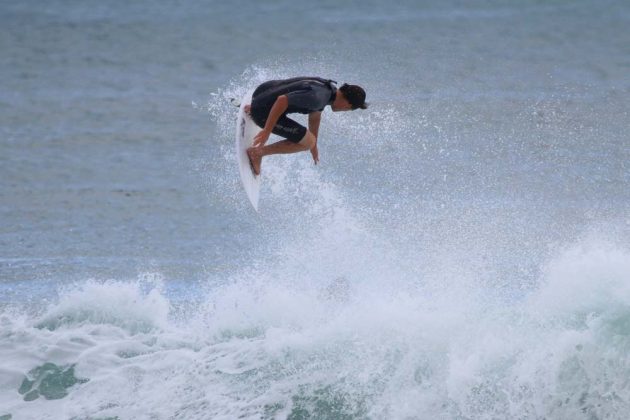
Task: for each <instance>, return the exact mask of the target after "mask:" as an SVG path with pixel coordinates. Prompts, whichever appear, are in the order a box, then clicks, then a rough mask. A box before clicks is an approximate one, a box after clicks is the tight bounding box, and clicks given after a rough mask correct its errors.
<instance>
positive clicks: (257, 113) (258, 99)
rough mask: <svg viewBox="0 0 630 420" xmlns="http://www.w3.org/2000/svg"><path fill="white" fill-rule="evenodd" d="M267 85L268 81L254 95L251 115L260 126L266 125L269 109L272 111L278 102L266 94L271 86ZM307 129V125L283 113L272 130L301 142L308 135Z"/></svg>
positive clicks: (292, 140)
mask: <svg viewBox="0 0 630 420" xmlns="http://www.w3.org/2000/svg"><path fill="white" fill-rule="evenodd" d="M266 85H267V83H263V84H262V85H260V86H259V87H258V88H257V89H256V90H255V91H254V93H253V95H252V106H251V111H250V115H251V117H252V120H254V122H255V123H256V125H257V126H259V127H260V128H264V127H265V124H266V123H267V117H268V116H269V111H271V107H272V106H273V104H274V103H275V102H276V98H275V97H271V95H265V91H266V90H267V89H268V88H269V86H266ZM306 131H307V130H306V127H304V126H303V125H302V124H299V123H297V122H295V121H293V120H292V119H291V118H289V117H287V114H282V115H281V116H280V118H278V122H277V123H276V125H275V126H274V127H273V129H272V130H271V132H272V133H273V134H276V135H278V136H280V137H283V138H285V139H287V140H289V141H291V142H293V143H299V142H300V141H301V140H302V139H303V138H304V136H305V135H306Z"/></svg>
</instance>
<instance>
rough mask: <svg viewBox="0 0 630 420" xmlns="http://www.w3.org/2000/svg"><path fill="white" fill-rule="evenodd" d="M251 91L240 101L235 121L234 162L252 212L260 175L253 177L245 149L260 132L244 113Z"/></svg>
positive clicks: (256, 208) (256, 197) (255, 205)
mask: <svg viewBox="0 0 630 420" xmlns="http://www.w3.org/2000/svg"><path fill="white" fill-rule="evenodd" d="M252 93H253V91H250V92H247V93H246V94H245V96H243V99H241V102H240V106H239V110H238V118H237V120H236V162H237V163H238V171H239V173H240V175H241V182H242V183H243V189H245V193H247V198H249V201H250V203H252V206H254V210H256V211H258V199H259V197H260V175H255V174H254V171H253V170H252V167H251V165H250V163H249V157H248V156H247V149H248V148H249V147H251V146H252V144H254V136H255V135H256V134H258V132H259V131H260V127H258V126H257V125H256V123H255V122H254V121H252V119H251V118H250V116H249V115H247V113H246V112H245V105H249V104H250V103H251V102H252Z"/></svg>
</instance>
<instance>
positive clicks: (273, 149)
mask: <svg viewBox="0 0 630 420" xmlns="http://www.w3.org/2000/svg"><path fill="white" fill-rule="evenodd" d="M313 146H315V135H314V134H313V133H311V132H310V131H307V132H306V134H305V135H304V137H303V138H302V140H300V142H298V143H296V142H294V141H292V140H288V139H287V140H280V141H279V142H276V143H272V144H269V145H266V146H262V147H250V148H249V149H247V155H248V156H249V161H250V162H251V164H252V169H254V173H255V174H256V175H259V174H260V164H261V162H262V158H263V156H269V155H280V154H288V153H298V152H304V151H306V150H311V149H312V148H313Z"/></svg>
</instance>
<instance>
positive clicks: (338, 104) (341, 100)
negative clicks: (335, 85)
mask: <svg viewBox="0 0 630 420" xmlns="http://www.w3.org/2000/svg"><path fill="white" fill-rule="evenodd" d="M330 108H331V109H332V110H333V111H334V112H338V111H351V110H352V105H350V102H348V100H347V99H346V97H345V96H343V93H341V92H339V91H337V96H336V97H335V100H334V101H333V103H332V105H331V106H330Z"/></svg>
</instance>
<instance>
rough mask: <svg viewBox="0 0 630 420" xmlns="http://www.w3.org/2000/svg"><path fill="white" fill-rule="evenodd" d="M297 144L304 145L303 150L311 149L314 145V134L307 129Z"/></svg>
mask: <svg viewBox="0 0 630 420" xmlns="http://www.w3.org/2000/svg"><path fill="white" fill-rule="evenodd" d="M299 144H300V145H301V146H303V147H304V150H311V149H312V148H313V146H315V135H314V134H313V133H311V132H310V131H307V132H306V134H304V137H302V140H300V143H299Z"/></svg>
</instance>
